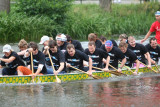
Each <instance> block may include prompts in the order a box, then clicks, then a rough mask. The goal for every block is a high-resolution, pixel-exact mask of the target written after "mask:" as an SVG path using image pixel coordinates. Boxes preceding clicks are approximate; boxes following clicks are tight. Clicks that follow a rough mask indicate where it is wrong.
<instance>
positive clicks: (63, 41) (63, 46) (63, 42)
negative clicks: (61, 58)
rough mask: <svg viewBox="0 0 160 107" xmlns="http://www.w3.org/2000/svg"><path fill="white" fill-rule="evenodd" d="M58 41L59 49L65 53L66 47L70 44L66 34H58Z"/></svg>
mask: <svg viewBox="0 0 160 107" xmlns="http://www.w3.org/2000/svg"><path fill="white" fill-rule="evenodd" d="M56 41H57V45H58V49H60V50H61V51H62V52H63V53H64V52H65V51H66V47H67V45H68V43H67V42H66V41H67V38H66V35H64V34H61V33H60V34H58V35H57V36H56Z"/></svg>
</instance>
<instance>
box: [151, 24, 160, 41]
mask: <svg viewBox="0 0 160 107" xmlns="http://www.w3.org/2000/svg"><path fill="white" fill-rule="evenodd" d="M149 31H150V32H156V36H155V38H156V39H157V43H158V44H160V22H158V21H155V22H154V23H152V25H151V28H150V30H149Z"/></svg>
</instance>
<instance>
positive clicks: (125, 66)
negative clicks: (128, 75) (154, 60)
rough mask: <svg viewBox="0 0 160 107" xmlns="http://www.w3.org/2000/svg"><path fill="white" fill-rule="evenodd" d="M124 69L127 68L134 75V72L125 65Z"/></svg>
mask: <svg viewBox="0 0 160 107" xmlns="http://www.w3.org/2000/svg"><path fill="white" fill-rule="evenodd" d="M118 62H119V63H121V61H118ZM124 67H125V68H127V69H128V70H129V71H130V72H132V74H133V71H132V70H131V69H130V68H128V67H127V66H126V65H124Z"/></svg>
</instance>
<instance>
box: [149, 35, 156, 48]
mask: <svg viewBox="0 0 160 107" xmlns="http://www.w3.org/2000/svg"><path fill="white" fill-rule="evenodd" d="M149 43H150V45H151V47H152V48H153V49H156V47H157V39H156V38H155V37H153V38H151V39H150V40H149Z"/></svg>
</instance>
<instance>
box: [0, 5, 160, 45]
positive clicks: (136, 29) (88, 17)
mask: <svg viewBox="0 0 160 107" xmlns="http://www.w3.org/2000/svg"><path fill="white" fill-rule="evenodd" d="M159 7H160V5H159V4H158V3H150V4H136V5H135V4H131V5H118V4H113V5H112V12H110V13H107V12H105V11H103V10H102V9H100V8H99V6H98V5H89V4H88V5H73V6H72V7H71V9H70V11H68V12H67V13H66V14H67V19H66V20H65V22H64V23H63V25H57V24H56V22H54V21H53V20H51V19H50V18H48V17H46V16H41V17H40V16H34V17H28V16H25V15H24V14H18V13H16V12H15V11H14V10H15V8H16V7H15V6H12V8H11V9H12V11H11V13H10V14H9V15H6V14H0V38H1V39H0V42H1V43H2V42H3V43H4V42H18V41H19V40H20V39H22V38H24V39H26V40H27V41H39V40H40V38H41V36H42V35H49V36H53V37H55V36H56V34H57V33H65V34H69V35H71V36H72V37H73V38H74V39H80V40H86V39H87V36H88V34H89V33H91V32H95V33H97V34H98V35H105V36H106V37H110V36H111V35H114V34H117V35H119V34H121V33H126V34H128V35H144V34H146V33H147V31H148V30H149V28H150V25H151V24H152V23H153V22H154V21H155V17H154V12H155V11H157V10H160V9H159Z"/></svg>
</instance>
